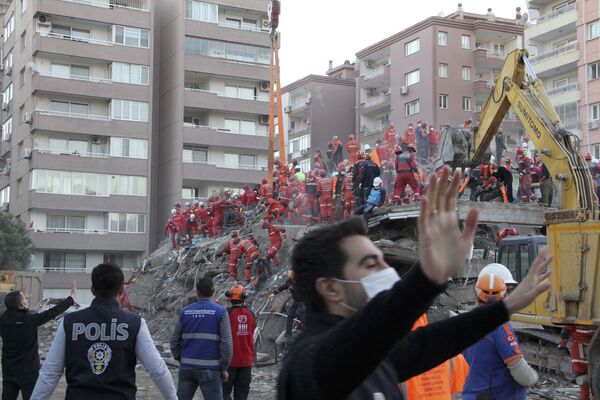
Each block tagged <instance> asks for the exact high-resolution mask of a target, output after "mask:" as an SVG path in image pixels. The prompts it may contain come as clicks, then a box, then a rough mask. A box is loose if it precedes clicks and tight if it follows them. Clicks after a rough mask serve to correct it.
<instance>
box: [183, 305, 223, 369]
mask: <svg viewBox="0 0 600 400" xmlns="http://www.w3.org/2000/svg"><path fill="white" fill-rule="evenodd" d="M226 312H227V310H226V309H225V307H223V306H221V305H219V304H216V303H213V302H212V301H210V300H199V301H197V302H195V303H193V304H190V305H189V306H187V307H185V308H184V309H182V310H181V312H180V314H179V320H180V321H181V324H182V326H183V330H182V333H181V339H182V340H181V360H180V365H181V368H184V369H190V368H199V369H215V370H218V369H220V368H221V354H220V351H219V344H220V340H221V337H220V329H219V326H220V324H221V318H223V314H226ZM225 317H226V318H228V317H227V315H225Z"/></svg>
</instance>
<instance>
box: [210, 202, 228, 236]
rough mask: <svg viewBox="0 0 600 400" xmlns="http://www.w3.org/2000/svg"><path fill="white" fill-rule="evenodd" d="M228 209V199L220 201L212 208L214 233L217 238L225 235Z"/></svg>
mask: <svg viewBox="0 0 600 400" xmlns="http://www.w3.org/2000/svg"><path fill="white" fill-rule="evenodd" d="M226 207H227V200H226V199H223V200H219V201H217V202H215V203H213V204H212V205H211V206H210V211H211V213H212V216H213V231H214V234H215V235H216V236H221V235H222V234H223V217H224V214H225V208H226Z"/></svg>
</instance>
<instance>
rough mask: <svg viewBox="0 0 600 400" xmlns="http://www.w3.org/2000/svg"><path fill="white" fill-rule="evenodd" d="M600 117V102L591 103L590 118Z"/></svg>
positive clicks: (596, 118) (594, 119) (593, 119)
mask: <svg viewBox="0 0 600 400" xmlns="http://www.w3.org/2000/svg"><path fill="white" fill-rule="evenodd" d="M599 119H600V103H595V104H591V105H590V120H592V121H596V120H599Z"/></svg>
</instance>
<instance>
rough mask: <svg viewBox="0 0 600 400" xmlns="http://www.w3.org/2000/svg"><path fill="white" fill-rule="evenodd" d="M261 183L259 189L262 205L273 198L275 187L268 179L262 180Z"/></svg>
mask: <svg viewBox="0 0 600 400" xmlns="http://www.w3.org/2000/svg"><path fill="white" fill-rule="evenodd" d="M261 183H262V184H261V185H260V189H258V197H259V198H260V202H261V203H262V202H264V201H265V199H272V198H273V185H271V184H269V181H268V180H267V178H262V180H261Z"/></svg>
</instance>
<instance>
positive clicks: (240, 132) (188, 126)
mask: <svg viewBox="0 0 600 400" xmlns="http://www.w3.org/2000/svg"><path fill="white" fill-rule="evenodd" d="M183 126H184V127H185V128H204V129H210V130H213V131H216V132H222V133H230V134H232V135H248V136H267V132H259V131H239V132H235V131H232V130H231V129H226V128H219V127H216V126H210V125H198V124H192V123H189V122H184V123H183Z"/></svg>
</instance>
